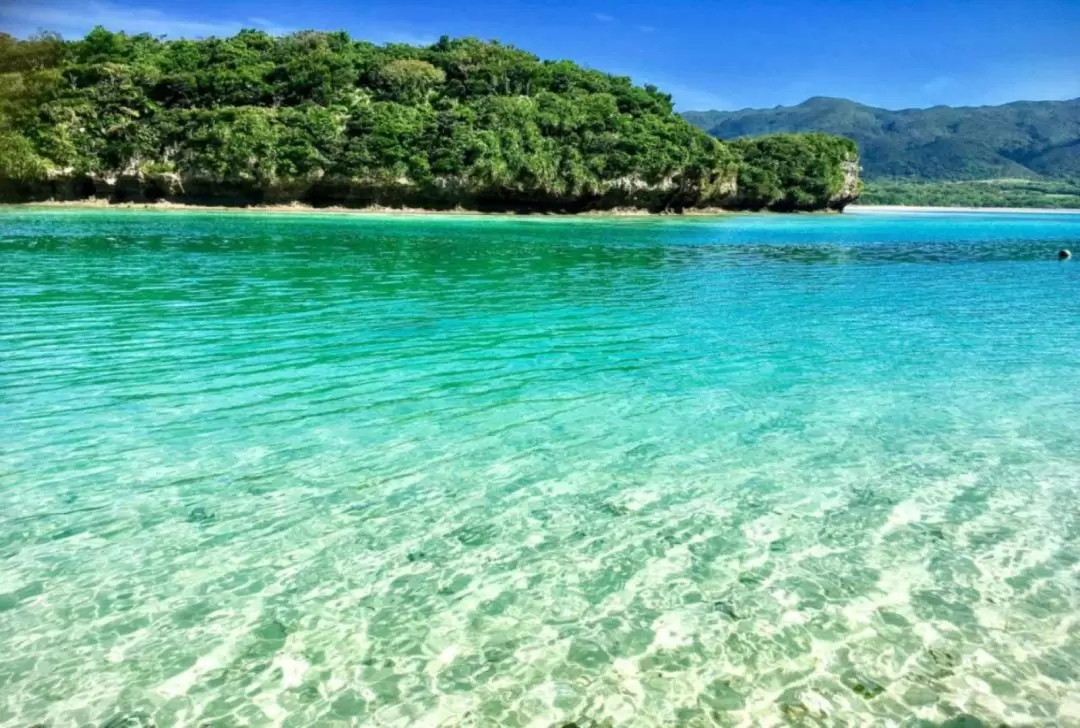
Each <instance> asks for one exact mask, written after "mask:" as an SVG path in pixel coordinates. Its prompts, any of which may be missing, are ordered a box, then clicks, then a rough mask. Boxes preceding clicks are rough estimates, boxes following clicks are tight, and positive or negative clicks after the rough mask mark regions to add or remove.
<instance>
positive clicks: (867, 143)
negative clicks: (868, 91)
mask: <svg viewBox="0 0 1080 728" xmlns="http://www.w3.org/2000/svg"><path fill="white" fill-rule="evenodd" d="M684 116H685V117H686V118H687V119H688V120H690V121H691V122H692V123H694V124H695V125H696V126H698V127H700V128H702V129H704V130H706V131H708V132H709V133H710V134H712V135H714V136H716V137H717V138H719V139H729V140H730V139H738V138H740V137H744V136H748V135H749V136H753V135H759V134H774V133H798V132H809V131H818V132H825V133H829V134H838V135H841V136H845V137H848V138H850V139H853V140H854V141H855V142H856V143H857V144H858V146H859V150H860V155H861V162H862V165H863V169H864V173H865V176H866V180H867V189H866V194H865V195H864V196H863V198H862V200H861V201H862V202H868V203H877V204H910V205H974V206H1005V207H1080V99H1073V100H1071V101H1017V102H1014V103H1011V104H1004V105H1001V106H978V107H950V106H935V107H933V108H930V109H902V110H898V111H893V110H889V109H879V108H875V107H872V106H866V105H864V104H859V103H856V102H854V101H849V100H847V99H835V98H826V97H816V98H812V99H808V100H807V101H805V102H803V103H801V104H798V105H796V106H778V107H776V108H773V109H743V110H741V111H691V112H686V114H684Z"/></svg>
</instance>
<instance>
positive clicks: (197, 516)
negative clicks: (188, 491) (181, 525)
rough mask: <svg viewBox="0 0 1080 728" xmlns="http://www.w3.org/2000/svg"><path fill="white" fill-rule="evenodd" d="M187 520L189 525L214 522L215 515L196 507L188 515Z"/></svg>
mask: <svg viewBox="0 0 1080 728" xmlns="http://www.w3.org/2000/svg"><path fill="white" fill-rule="evenodd" d="M187 519H188V522H189V523H206V522H207V521H212V520H214V514H213V513H208V512H207V511H206V509H205V508H203V507H202V506H195V507H194V508H192V509H191V512H190V513H188V517H187Z"/></svg>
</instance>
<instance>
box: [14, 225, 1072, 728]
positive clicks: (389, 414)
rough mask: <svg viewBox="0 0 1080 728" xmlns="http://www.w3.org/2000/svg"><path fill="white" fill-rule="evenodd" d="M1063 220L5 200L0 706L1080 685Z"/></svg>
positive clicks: (421, 718) (76, 719) (43, 710)
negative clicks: (472, 212) (483, 214)
mask: <svg viewBox="0 0 1080 728" xmlns="http://www.w3.org/2000/svg"><path fill="white" fill-rule="evenodd" d="M1078 240H1080V216H1072V215H1052V216H1051V215H1047V216H1040V215H1036V214H1030V215H998V214H995V215H977V214H964V215H844V216H829V217H780V216H761V217H756V216H739V217H729V218H717V219H687V220H677V219H676V220H671V219H646V220H637V219H633V220H619V219H615V220H611V219H579V220H564V219H516V218H472V217H433V218H419V217H407V218H395V217H345V216H332V215H317V214H312V215H249V214H226V213H171V212H132V211H53V210H46V211H41V210H33V211H30V210H20V209H9V210H4V211H0V322H2V323H0V442H2V443H3V444H2V446H0V696H2V697H0V725H5V726H27V725H33V724H36V723H44V724H46V725H49V726H83V725H101V724H106V723H108V722H109V721H113V723H112V724H111V725H114V726H121V725H122V726H138V725H142V726H148V725H152V724H156V725H157V726H172V725H190V726H202V725H211V726H232V725H285V726H309V725H311V726H316V725H337V724H348V723H352V724H355V725H371V726H536V727H542V728H547V727H548V726H559V725H563V724H566V723H570V722H574V723H575V724H576V725H578V726H582V727H584V726H600V725H611V726H616V727H618V728H621V727H622V726H712V725H718V726H728V725H731V726H779V725H852V726H861V725H868V724H877V725H897V726H902V725H937V724H949V723H948V721H950V720H953V721H956V720H959V719H961V718H965V717H966V718H968V719H969V720H971V721H975V720H977V721H982V722H984V723H985V724H987V725H998V724H1001V723H1006V724H1008V725H1080V582H1078V576H1080V498H1077V493H1078V489H1080V393H1078V390H1077V384H1078V382H1080V263H1078V262H1077V261H1075V260H1074V261H1070V262H1066V263H1059V262H1058V261H1057V260H1056V254H1057V250H1058V249H1059V248H1061V247H1072V248H1074V249H1075V248H1076V247H1080V244H1078V243H1077V241H1078ZM920 721H922V722H920ZM954 724H955V723H954ZM971 725H977V723H971Z"/></svg>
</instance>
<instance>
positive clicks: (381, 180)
mask: <svg viewBox="0 0 1080 728" xmlns="http://www.w3.org/2000/svg"><path fill="white" fill-rule="evenodd" d="M854 157H855V149H854V146H853V145H851V144H849V143H847V142H845V141H842V140H837V139H835V138H832V137H826V136H823V135H798V136H790V137H782V138H773V139H770V140H762V141H760V142H757V143H740V144H736V145H729V144H725V143H724V142H720V141H717V140H715V139H712V138H710V137H709V136H708V135H706V134H704V133H702V132H701V131H699V130H698V129H696V128H694V127H693V126H692V125H690V124H689V123H687V122H686V121H685V120H683V119H682V118H680V117H679V116H678V115H677V114H675V113H673V111H672V102H671V97H670V96H668V95H667V94H664V93H662V92H661V91H659V90H658V89H656V88H655V87H653V86H644V87H640V86H635V85H634V84H633V83H632V82H631V81H630V79H628V78H625V77H620V76H611V75H608V74H604V73H601V72H598V71H594V70H589V69H585V68H582V67H580V66H577V65H575V64H573V63H570V62H567V61H541V60H540V59H538V58H537V57H535V56H533V55H532V54H529V53H526V52H524V51H521V50H518V49H516V48H513V47H510V46H506V45H502V44H500V43H497V42H481V41H478V40H475V39H471V38H466V39H457V40H452V39H449V38H446V37H444V38H442V39H441V40H440V41H439V42H437V43H435V44H434V45H431V46H429V47H413V46H408V45H399V44H390V45H386V46H376V45H373V44H371V43H366V42H363V41H354V40H352V39H350V38H349V37H348V35H347V34H345V33H322V32H300V33H294V34H292V35H287V36H282V37H273V36H269V35H267V34H265V33H262V32H259V31H251V30H245V31H241V32H240V33H238V34H237V35H235V36H233V37H231V38H208V39H205V40H197V41H193V40H175V41H164V40H161V39H158V38H154V37H152V36H149V35H145V34H143V35H126V34H123V33H113V32H110V31H108V30H105V29H103V28H96V29H95V30H93V31H91V32H90V33H89V34H88V35H87V36H86V37H85V38H84V39H82V40H80V41H74V42H65V41H63V40H62V39H61V38H59V37H58V36H55V35H49V34H43V35H39V36H37V37H34V38H30V39H28V40H15V39H13V38H12V37H10V36H7V35H3V34H0V181H2V182H3V183H4V184H5V185H6V187H5V189H6V190H7V191H8V193H9V195H10V194H11V193H12V191H13V190H14V191H16V193H17V191H18V190H22V191H24V192H25V191H26V190H30V189H40V186H39V187H38V188H34V187H33V185H32V184H31V183H32V182H33V181H34V180H43V179H55V178H57V177H60V176H62V177H65V178H73V177H79V176H83V177H85V178H88V179H91V178H93V179H97V178H102V177H108V176H112V177H115V176H125V175H126V176H139V177H140V178H141V177H144V176H147V175H155V174H156V175H173V176H174V177H176V178H179V179H182V180H185V181H186V185H187V193H188V194H189V195H190V194H193V193H192V189H198V190H201V191H202V194H205V195H206V196H208V197H214V196H219V197H220V196H223V195H224V196H226V197H229V198H230V199H231V198H234V197H239V198H241V199H243V200H245V201H259V200H265V199H289V198H291V199H301V200H306V201H315V202H333V201H339V202H346V203H370V202H386V203H390V204H393V203H395V202H415V201H417V200H419V201H421V202H429V203H431V204H441V205H449V204H465V205H466V206H477V207H492V206H495V207H498V206H505V207H513V208H529V209H585V208H589V207H603V206H612V205H616V204H635V205H640V206H648V207H652V208H657V209H681V208H683V207H687V206H702V205H709V204H726V205H738V206H743V207H751V208H761V207H775V208H778V209H815V208H822V207H825V206H827V205H829V204H834V205H836V204H837V195H838V193H839V192H840V191H841V188H842V186H843V184H844V174H843V171H842V170H843V166H844V165H843V163H844V162H845V161H850V160H853V159H854ZM848 166H849V168H850V164H849V165H848ZM736 178H738V179H739V180H744V181H745V183H740V184H739V187H738V191H737V194H736V190H735V180H736ZM358 191H359V192H358ZM164 194H165V193H164V192H162V195H164ZM840 204H842V202H841V203H840Z"/></svg>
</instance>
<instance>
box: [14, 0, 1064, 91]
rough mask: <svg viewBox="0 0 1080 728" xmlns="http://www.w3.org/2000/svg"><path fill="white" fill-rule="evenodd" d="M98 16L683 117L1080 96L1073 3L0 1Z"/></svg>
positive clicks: (122, 24) (29, 9)
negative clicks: (318, 38)
mask: <svg viewBox="0 0 1080 728" xmlns="http://www.w3.org/2000/svg"><path fill="white" fill-rule="evenodd" d="M99 23H100V24H102V25H105V26H106V27H109V28H110V29H113V30H116V29H124V30H128V31H131V32H150V33H154V34H167V35H169V36H172V37H177V36H186V37H196V36H205V35H213V34H216V35H221V34H229V33H233V32H235V31H236V30H237V29H239V28H241V27H260V28H264V29H266V30H268V31H270V32H275V33H280V32H288V31H290V30H300V29H307V28H316V29H321V30H336V29H340V28H344V29H346V30H348V31H349V32H350V33H351V34H352V35H353V36H355V37H358V38H366V39H369V40H374V41H377V42H387V41H395V42H409V43H427V42H431V41H432V40H434V39H436V38H437V37H438V36H439V35H441V34H444V33H445V34H448V35H451V36H462V35H474V36H479V37H481V38H498V39H499V40H502V41H504V42H508V43H512V44H514V45H517V46H519V47H521V48H525V49H527V50H530V51H532V52H534V53H536V54H538V55H540V56H542V57H545V58H569V59H571V60H574V61H577V62H579V63H582V64H585V65H588V66H591V67H594V68H599V69H601V70H605V71H611V72H614V73H620V74H624V75H629V76H631V77H633V78H634V79H635V80H637V81H639V82H652V83H655V84H657V85H658V86H660V87H661V88H664V89H665V90H667V91H669V92H670V93H672V94H673V95H674V97H675V100H676V103H677V104H678V106H679V108H680V109H683V110H686V109H706V108H722V109H736V108H744V107H749V106H753V107H757V106H776V105H780V104H784V105H788V104H795V103H798V102H800V101H802V100H804V99H806V98H807V97H809V96H843V97H847V98H852V99H855V100H857V101H862V102H864V103H868V104H873V105H876V106H885V107H888V108H904V107H911V106H932V105H934V104H953V105H956V104H997V103H1004V102H1007V101H1013V100H1017V99H1064V98H1075V97H1078V96H1080V40H1078V39H1080V0H967V1H962V0H892V1H889V2H886V1H883V0H817V1H816V2H811V1H810V0H775V1H773V2H754V1H753V0H713V1H709V0H650V1H648V2H646V1H645V0H625V1H620V0H546V1H544V2H540V1H538V0H480V1H476V2H465V1H463V0H445V1H444V2H436V1H433V0H429V1H427V2H420V1H418V0H348V1H347V2H346V1H341V2H334V1H330V0H303V2H296V1H295V0H188V1H186V2H185V1H182V0H181V1H179V2H178V1H177V0H172V1H170V2H163V1H160V0H110V1H108V2H106V1H98V0H93V1H87V0H82V1H81V2H80V1H78V0H74V1H73V0H0V29H2V30H6V31H8V32H12V33H14V34H16V35H20V36H24V35H27V34H29V33H32V32H34V31H35V30H37V29H40V28H45V29H50V30H58V31H60V32H61V33H63V34H64V35H65V36H66V37H75V36H78V35H80V34H82V33H84V32H85V31H86V30H88V29H89V28H90V27H92V26H93V25H95V24H99Z"/></svg>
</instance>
